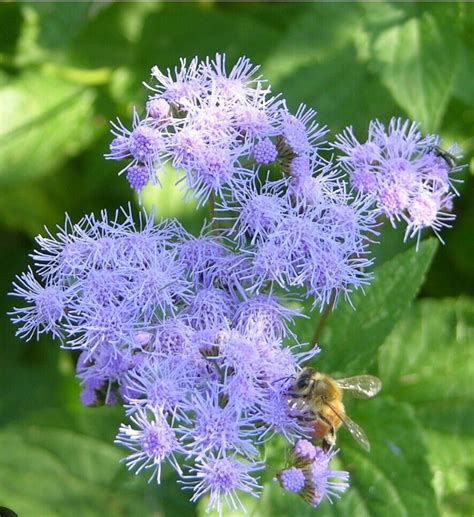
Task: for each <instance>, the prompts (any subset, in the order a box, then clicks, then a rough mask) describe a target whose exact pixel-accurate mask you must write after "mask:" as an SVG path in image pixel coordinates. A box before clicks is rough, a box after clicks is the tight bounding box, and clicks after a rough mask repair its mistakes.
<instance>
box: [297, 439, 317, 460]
mask: <svg viewBox="0 0 474 517" xmlns="http://www.w3.org/2000/svg"><path fill="white" fill-rule="evenodd" d="M316 455H317V449H316V447H315V446H314V445H313V444H312V443H311V442H309V441H308V440H304V439H301V440H298V441H297V442H296V445H295V446H294V448H293V456H294V458H295V459H296V460H297V461H298V462H304V463H311V462H313V461H314V460H315V459H316Z"/></svg>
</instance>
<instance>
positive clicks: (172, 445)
mask: <svg viewBox="0 0 474 517" xmlns="http://www.w3.org/2000/svg"><path fill="white" fill-rule="evenodd" d="M130 418H131V420H132V422H133V424H134V426H135V427H131V426H130V425H124V424H122V425H121V426H120V430H119V433H118V435H117V438H116V439H115V443H117V444H119V445H123V446H124V447H127V448H128V449H130V450H131V451H132V453H131V454H130V455H129V456H127V457H126V458H125V459H124V461H125V464H126V465H127V467H128V469H129V470H135V471H136V474H139V473H140V472H141V471H143V470H147V471H151V475H150V479H149V481H151V480H152V479H153V478H155V479H156V481H157V482H158V483H160V479H161V466H162V464H163V462H165V461H167V462H168V463H169V464H170V465H171V466H172V467H173V468H174V469H175V470H176V471H177V472H178V473H181V468H180V466H179V464H178V462H177V460H176V457H175V454H179V453H182V452H183V449H182V447H181V445H180V443H179V440H178V438H177V437H176V435H175V432H174V430H173V429H172V427H170V425H169V424H168V423H167V421H166V419H165V417H164V416H163V414H162V412H161V411H159V410H158V409H156V408H153V409H152V408H147V409H143V410H142V409H139V410H138V411H137V412H136V413H135V414H133V415H132V416H131V417H130Z"/></svg>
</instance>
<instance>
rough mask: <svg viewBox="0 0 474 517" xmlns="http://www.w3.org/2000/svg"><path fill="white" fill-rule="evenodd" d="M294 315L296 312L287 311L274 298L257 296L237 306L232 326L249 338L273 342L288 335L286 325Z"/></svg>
mask: <svg viewBox="0 0 474 517" xmlns="http://www.w3.org/2000/svg"><path fill="white" fill-rule="evenodd" d="M296 315H298V311H292V310H289V309H287V308H286V307H284V306H283V305H282V304H280V303H279V302H278V300H277V298H276V297H275V296H265V295H257V296H255V297H253V298H250V299H249V300H246V301H245V302H243V303H241V304H240V305H239V306H238V308H237V311H236V313H235V316H234V321H233V325H234V328H236V329H237V330H238V331H240V332H242V333H243V334H245V335H247V336H249V337H256V336H259V337H261V338H263V339H267V340H274V339H278V338H281V337H284V336H287V335H288V334H289V329H288V323H291V322H292V321H293V317H294V316H296ZM290 335H291V334H290Z"/></svg>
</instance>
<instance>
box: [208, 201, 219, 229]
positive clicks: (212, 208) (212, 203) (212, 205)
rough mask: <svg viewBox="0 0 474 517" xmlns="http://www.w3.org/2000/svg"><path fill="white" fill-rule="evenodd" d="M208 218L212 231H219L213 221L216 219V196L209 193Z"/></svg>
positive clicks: (215, 222)
mask: <svg viewBox="0 0 474 517" xmlns="http://www.w3.org/2000/svg"><path fill="white" fill-rule="evenodd" d="M209 217H210V218H211V225H212V228H213V229H214V230H217V229H219V225H218V224H217V221H216V219H215V217H216V195H215V194H214V192H211V195H210V196H209Z"/></svg>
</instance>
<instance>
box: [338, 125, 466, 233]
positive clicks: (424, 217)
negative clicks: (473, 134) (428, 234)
mask: <svg viewBox="0 0 474 517" xmlns="http://www.w3.org/2000/svg"><path fill="white" fill-rule="evenodd" d="M334 147H336V148H338V149H339V150H341V151H342V152H343V153H344V155H343V156H340V157H339V158H338V159H339V162H340V163H341V165H342V167H343V168H344V169H345V170H346V171H347V172H348V173H349V175H350V179H351V183H352V185H353V187H354V188H355V189H356V190H357V191H358V192H359V193H361V194H363V195H365V196H369V195H370V198H372V200H373V203H374V204H376V206H377V207H378V209H379V210H380V211H381V213H382V214H384V215H385V216H386V217H387V218H388V219H389V220H390V222H391V224H392V225H393V226H396V225H397V223H398V222H400V221H406V222H407V224H408V225H407V229H406V233H405V236H406V237H415V238H416V239H417V242H419V240H420V232H421V230H423V229H424V228H430V227H431V228H433V230H434V231H435V233H436V235H437V236H438V237H439V238H441V237H440V235H439V231H440V230H441V228H442V227H444V226H450V224H449V223H450V221H452V220H453V219H454V217H453V216H452V215H451V214H449V213H447V210H448V207H449V205H450V200H451V198H452V197H453V195H455V194H457V191H456V189H455V187H454V183H455V182H456V181H458V180H455V179H453V177H452V175H453V174H454V173H456V172H458V171H459V170H460V169H461V168H462V167H458V166H456V164H455V160H456V159H457V156H452V155H451V154H450V153H449V152H448V153H447V154H446V152H444V151H441V150H440V148H439V137H437V136H434V135H427V136H425V137H423V136H422V134H421V133H420V131H419V129H418V124H416V123H410V121H408V120H405V121H403V120H402V119H397V118H392V120H391V121H390V124H389V127H388V128H387V129H386V128H385V127H384V126H383V124H381V123H380V122H379V121H377V120H375V121H372V122H371V123H370V126H369V133H368V139H367V141H366V142H365V143H360V142H359V141H358V140H357V139H356V137H355V136H354V133H353V131H352V128H347V129H346V130H345V131H343V133H341V134H340V135H338V136H337V137H336V143H335V144H334ZM453 149H455V148H454V147H453ZM453 152H456V151H453ZM443 156H444V158H443ZM446 157H448V158H446Z"/></svg>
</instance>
